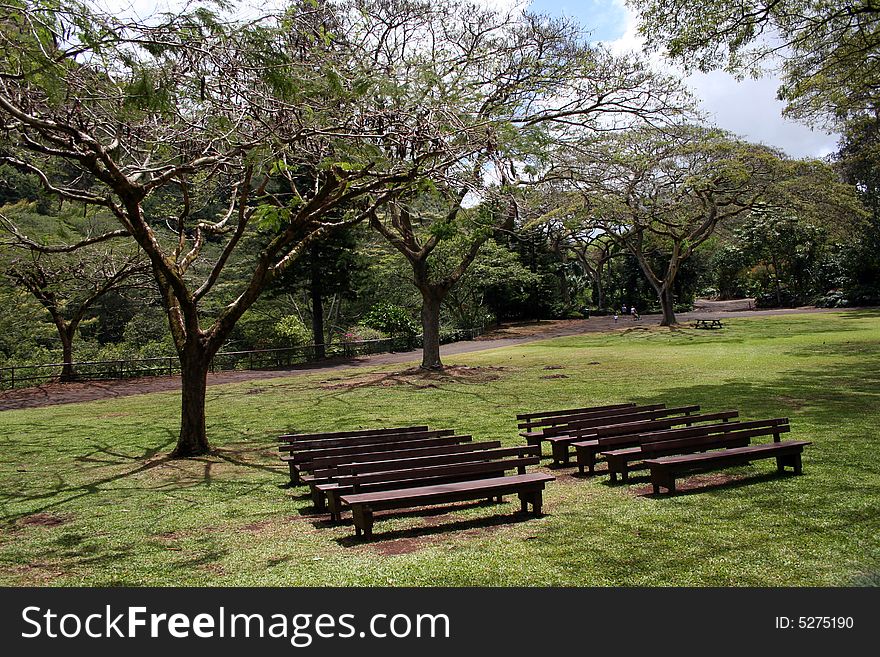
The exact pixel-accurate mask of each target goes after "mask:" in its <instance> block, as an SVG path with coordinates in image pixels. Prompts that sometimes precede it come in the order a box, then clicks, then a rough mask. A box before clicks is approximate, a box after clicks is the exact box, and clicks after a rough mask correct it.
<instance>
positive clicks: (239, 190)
mask: <svg viewBox="0 0 880 657" xmlns="http://www.w3.org/2000/svg"><path fill="white" fill-rule="evenodd" d="M382 4H383V2H381V0H376V2H367V1H357V0H352V2H351V3H350V4H346V3H337V2H324V1H320V0H319V1H313V0H308V1H305V0H304V1H303V2H295V3H293V4H292V5H291V6H290V8H289V9H288V10H286V11H285V12H284V13H283V14H281V15H279V16H272V17H266V18H263V19H256V20H249V21H247V22H246V23H245V22H241V21H236V20H232V19H223V18H222V17H220V16H218V15H217V14H215V13H212V12H210V11H208V10H206V9H204V8H202V7H197V8H195V9H187V10H185V11H183V12H182V13H180V14H178V15H161V16H158V17H155V18H153V19H147V20H134V19H132V20H127V19H125V18H124V17H119V16H110V15H106V14H104V13H102V12H101V11H99V10H97V9H96V8H95V7H94V6H92V5H90V4H89V3H88V2H82V3H67V4H65V5H64V6H63V7H60V6H59V5H58V4H57V3H55V2H51V1H49V0H11V1H10V2H5V3H4V4H3V5H2V6H0V164H6V165H9V166H12V167H14V168H15V169H17V170H19V171H21V172H23V173H27V174H32V175H35V176H37V177H38V178H39V179H40V181H41V183H42V185H43V187H44V189H45V190H46V191H47V192H48V193H50V194H52V195H54V196H55V197H57V198H59V199H62V200H63V201H73V202H77V203H83V204H86V205H91V206H97V207H99V208H103V209H104V210H105V211H107V212H109V213H110V214H112V216H114V217H115V218H116V221H117V222H118V224H119V228H118V229H116V230H114V231H111V233H112V234H108V235H107V237H108V238H109V237H112V236H125V237H127V238H128V239H130V240H133V241H134V242H136V243H137V245H138V246H140V248H141V249H142V250H143V252H144V253H145V255H146V258H147V259H148V261H149V263H150V267H151V269H152V274H153V278H154V279H155V283H156V285H157V287H158V289H159V292H160V294H161V297H162V301H163V304H164V307H165V310H166V312H167V315H168V322H169V326H170V329H171V333H172V335H173V338H174V343H175V346H176V348H177V353H178V356H179V358H180V361H181V369H182V395H181V398H182V401H181V430H180V436H179V440H178V443H177V446H176V448H175V450H174V452H173V453H174V455H176V456H190V455H196V454H201V453H204V452H206V451H207V450H208V449H209V443H208V437H207V434H206V421H205V392H206V377H207V372H208V368H209V366H210V362H211V359H212V357H213V356H214V354H215V353H216V352H217V350H218V349H219V348H220V347H221V345H222V344H223V342H224V341H225V340H226V338H227V336H228V335H229V334H230V331H231V330H232V329H233V327H234V326H235V323H236V321H237V320H238V319H239V318H240V317H241V316H242V314H243V313H244V312H245V311H246V310H247V309H248V308H249V307H250V306H251V305H252V304H253V303H254V301H255V300H256V299H257V298H258V296H259V295H260V293H261V291H262V290H263V288H264V287H265V286H266V285H267V284H268V283H270V282H271V281H272V280H273V279H274V278H276V277H277V276H279V275H280V274H281V273H282V272H283V271H284V269H285V268H286V267H287V266H289V264H290V263H291V262H292V261H294V260H295V259H296V258H297V257H299V256H300V254H301V253H302V252H303V251H304V250H306V248H307V247H308V245H309V244H310V243H311V242H312V241H313V240H315V239H318V238H319V237H320V236H321V235H322V234H324V233H325V232H327V231H328V230H330V229H332V228H333V227H335V226H339V225H344V224H347V223H352V222H355V221H358V220H359V219H360V218H362V217H364V216H366V215H367V214H368V213H369V212H370V211H373V210H375V209H376V208H377V207H378V206H379V205H381V204H382V203H383V202H384V200H385V197H386V194H388V193H389V192H390V191H394V190H395V189H396V187H397V186H400V185H405V184H407V183H408V182H409V181H411V180H413V179H416V178H419V177H420V176H422V175H424V173H425V171H427V170H428V169H429V168H430V167H431V166H435V165H436V164H437V162H438V161H439V162H442V161H445V158H446V156H447V153H446V151H445V149H444V144H445V143H446V142H445V137H446V133H448V132H450V131H455V132H458V130H457V129H456V128H455V127H454V126H448V125H446V124H437V123H431V124H428V125H426V124H424V123H423V122H422V121H420V119H419V117H418V116H415V113H414V112H405V113H404V112H401V113H399V114H397V115H396V120H395V122H394V123H388V122H387V121H386V120H385V119H386V108H385V107H384V106H383V105H381V104H379V103H377V102H376V95H375V94H373V95H371V94H370V93H369V92H370V90H372V89H374V88H376V87H381V88H383V90H385V93H387V94H392V95H393V93H394V92H393V89H394V87H395V85H396V84H398V82H397V81H396V80H395V79H394V78H393V77H392V76H390V75H389V74H388V72H387V71H384V70H382V69H381V68H377V67H376V65H375V64H376V62H375V61H374V60H373V59H372V57H371V53H372V50H371V48H372V45H374V44H375V43H379V44H381V43H383V42H384V39H385V37H383V35H382V33H381V29H380V28H379V25H378V23H377V21H376V20H375V19H374V17H375V16H376V14H377V11H376V6H377V5H382ZM387 4H391V5H393V4H395V3H394V2H392V1H391V0H388V3H387ZM364 34H371V35H373V37H372V38H371V42H370V44H367V43H366V41H365V40H363V39H358V38H355V37H356V35H364ZM437 125H440V129H441V130H445V131H446V133H444V132H441V133H440V134H432V133H431V130H432V129H433V128H434V127H435V126H437ZM415 133H417V134H418V135H419V137H420V139H426V138H427V139H429V140H431V139H433V140H434V143H435V146H434V147H433V148H426V149H423V150H422V151H421V152H420V154H419V156H418V157H414V158H408V159H407V160H406V161H400V160H395V159H391V158H388V157H385V156H384V155H383V149H382V146H383V145H384V144H387V143H389V142H394V143H399V144H405V143H407V140H408V139H409V138H410V136H411V135H412V134H415ZM59 162H62V163H63V165H64V166H57V165H58V163H59ZM304 181H306V182H304ZM279 188H282V189H284V190H285V191H284V193H283V194H282V193H279V192H278V190H279ZM206 199H208V200H210V201H211V202H210V203H207V202H205V200H206ZM159 200H161V202H158V201H159ZM220 204H223V206H224V208H225V209H224V210H222V211H220V212H217V211H213V210H212V209H211V208H216V207H217V206H218V205H220ZM245 243H247V244H248V245H249V247H250V248H249V249H248V250H247V251H246V252H243V250H242V248H241V246H242V245H243V244H245ZM231 262H235V263H236V265H237V267H236V271H238V272H242V271H245V272H246V276H245V277H244V279H243V280H242V281H240V282H237V281H234V280H229V278H228V277H227V275H226V272H227V265H229V264H230V263H231ZM242 262H247V263H249V264H248V265H247V267H246V268H244V267H243V265H242ZM206 311H207V312H208V314H206Z"/></svg>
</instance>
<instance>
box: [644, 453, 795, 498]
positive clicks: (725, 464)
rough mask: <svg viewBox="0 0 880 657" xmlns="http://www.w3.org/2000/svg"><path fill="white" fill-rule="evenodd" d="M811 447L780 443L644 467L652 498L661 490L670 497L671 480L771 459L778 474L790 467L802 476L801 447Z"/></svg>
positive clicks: (663, 459)
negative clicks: (652, 492) (664, 490)
mask: <svg viewBox="0 0 880 657" xmlns="http://www.w3.org/2000/svg"><path fill="white" fill-rule="evenodd" d="M811 444H812V443H811V442H809V441H805V440H784V441H780V442H778V443H777V442H772V443H766V444H761V445H748V446H746V447H735V448H732V449H724V450H718V451H714V452H705V453H702V454H687V455H683V456H665V457H661V458H657V459H647V460H646V461H645V465H646V466H647V467H648V468H650V470H651V485H652V487H653V489H654V494H655V495H659V494H660V489H661V488H666V490H667V491H668V492H669V493H670V494H673V493H675V480H676V479H677V478H678V477H681V476H684V475H689V474H695V473H698V472H710V471H712V470H722V469H724V468H729V467H733V466H736V465H745V464H748V463H751V462H752V461H756V460H759V459H765V458H775V459H776V469H777V471H778V472H780V473H783V472H785V468H787V467H790V468H792V469H793V470H794V473H795V474H801V473H802V472H803V470H802V466H801V454H802V452H803V451H804V447H806V446H807V445H811Z"/></svg>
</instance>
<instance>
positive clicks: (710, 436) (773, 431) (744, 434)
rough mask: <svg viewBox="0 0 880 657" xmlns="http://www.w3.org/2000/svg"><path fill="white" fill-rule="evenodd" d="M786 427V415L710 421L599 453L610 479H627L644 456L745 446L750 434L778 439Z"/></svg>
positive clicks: (647, 436)
mask: <svg viewBox="0 0 880 657" xmlns="http://www.w3.org/2000/svg"><path fill="white" fill-rule="evenodd" d="M788 431H790V429H789V426H788V418H774V419H771V420H753V421H749V422H727V423H721V424H710V425H705V426H702V427H693V428H690V429H674V430H671V431H660V432H657V433H654V434H651V433H648V434H642V435H638V436H635V438H636V439H637V440H638V442H639V443H640V444H639V445H637V446H635V447H626V448H623V449H615V450H611V451H604V452H602V456H604V457H605V461H606V462H607V463H608V474H609V475H610V477H611V481H612V482H615V481H617V476H618V475H620V477H621V479H622V480H623V481H627V479H628V478H629V472H630V470H637V469H639V468H640V467H642V468H643V467H644V465H642V464H641V463H640V462H641V461H643V460H644V459H649V458H656V457H660V456H672V455H676V454H691V453H695V452H705V451H708V450H712V449H721V448H727V447H745V446H746V445H749V444H751V440H752V438H757V437H760V436H773V440H774V441H775V442H779V441H780V440H781V435H782V434H783V433H787V432H788Z"/></svg>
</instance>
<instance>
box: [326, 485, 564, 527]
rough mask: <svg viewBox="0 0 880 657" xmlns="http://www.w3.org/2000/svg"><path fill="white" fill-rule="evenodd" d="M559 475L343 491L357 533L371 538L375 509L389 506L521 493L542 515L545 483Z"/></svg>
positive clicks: (524, 508)
mask: <svg viewBox="0 0 880 657" xmlns="http://www.w3.org/2000/svg"><path fill="white" fill-rule="evenodd" d="M555 479H556V478H555V477H554V476H552V475H548V474H543V473H537V472H535V473H528V474H517V475H511V476H509V477H493V478H490V479H479V480H476V481H462V482H458V483H448V484H438V485H434V486H419V487H415V488H402V489H398V490H386V491H382V492H372V493H352V494H348V495H343V496H342V502H343V503H344V504H346V505H347V506H349V507H350V508H351V511H352V515H353V517H354V526H355V534H356V535H357V536H363V537H365V538H367V537H370V536H371V535H372V533H373V512H374V511H381V510H388V509H406V508H412V507H419V506H430V505H435V504H448V503H450V502H464V501H468V500H481V499H484V498H492V497H499V496H503V495H512V494H513V493H517V494H518V495H519V499H520V505H521V509H522V511H523V512H526V511H527V510H528V505H529V504H531V505H532V511H533V512H534V514H535V515H540V513H541V504H542V493H543V490H544V486H545V485H546V484H547V482H550V481H553V480H555Z"/></svg>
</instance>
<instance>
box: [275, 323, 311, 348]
mask: <svg viewBox="0 0 880 657" xmlns="http://www.w3.org/2000/svg"><path fill="white" fill-rule="evenodd" d="M273 330H274V332H275V336H276V338H277V339H278V341H279V342H281V343H283V344H284V345H285V346H289V347H296V346H299V345H301V344H308V343H309V342H310V341H311V339H312V332H311V331H310V330H309V329H308V327H307V326H306V325H305V324H304V323H303V321H302V320H301V319H300V318H299V317H297V316H296V315H285V316H284V317H282V318H281V319H279V320H278V321H277V322H276V323H275V326H274V327H273Z"/></svg>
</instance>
